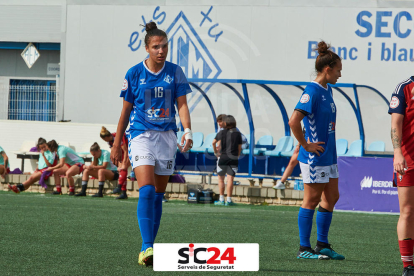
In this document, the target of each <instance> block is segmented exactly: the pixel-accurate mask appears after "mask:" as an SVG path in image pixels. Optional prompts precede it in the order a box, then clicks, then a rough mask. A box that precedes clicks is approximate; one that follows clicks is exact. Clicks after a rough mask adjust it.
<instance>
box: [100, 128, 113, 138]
mask: <svg viewBox="0 0 414 276" xmlns="http://www.w3.org/2000/svg"><path fill="white" fill-rule="evenodd" d="M99 135H100V136H101V138H104V137H108V136H110V135H112V134H111V133H110V132H109V130H107V129H106V127H104V126H103V127H102V129H101V133H100V134H99Z"/></svg>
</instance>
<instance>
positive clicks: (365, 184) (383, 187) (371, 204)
mask: <svg viewBox="0 0 414 276" xmlns="http://www.w3.org/2000/svg"><path fill="white" fill-rule="evenodd" d="M338 170H339V194H340V197H339V201H338V203H337V204H336V206H335V209H338V210H351V211H367V212H392V213H399V212H400V208H399V205H398V192H397V188H396V187H393V185H392V176H393V171H394V169H393V160H392V158H375V157H338Z"/></svg>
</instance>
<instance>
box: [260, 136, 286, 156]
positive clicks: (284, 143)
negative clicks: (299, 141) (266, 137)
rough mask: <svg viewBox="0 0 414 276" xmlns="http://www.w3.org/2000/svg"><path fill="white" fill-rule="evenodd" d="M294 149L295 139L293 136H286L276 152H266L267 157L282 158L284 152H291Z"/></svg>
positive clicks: (280, 141)
mask: <svg viewBox="0 0 414 276" xmlns="http://www.w3.org/2000/svg"><path fill="white" fill-rule="evenodd" d="M292 149H293V138H292V136H284V137H282V138H280V139H279V141H278V142H277V145H276V148H275V149H274V150H267V151H265V152H264V155H266V156H280V154H281V153H282V152H289V151H291V150H292Z"/></svg>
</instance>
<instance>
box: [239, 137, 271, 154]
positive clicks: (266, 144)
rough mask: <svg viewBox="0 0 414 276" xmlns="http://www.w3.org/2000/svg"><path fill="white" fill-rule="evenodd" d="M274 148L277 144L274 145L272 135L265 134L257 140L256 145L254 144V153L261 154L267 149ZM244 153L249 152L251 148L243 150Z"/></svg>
mask: <svg viewBox="0 0 414 276" xmlns="http://www.w3.org/2000/svg"><path fill="white" fill-rule="evenodd" d="M249 138H250V136H249ZM249 140H250V139H249ZM274 148H275V146H274V145H273V137H272V135H264V136H262V137H260V139H259V140H258V141H257V143H256V145H255V146H254V149H253V154H254V155H259V154H262V153H264V152H265V151H266V150H267V149H269V150H273V149H274ZM242 153H243V154H249V153H250V149H244V150H243V151H242Z"/></svg>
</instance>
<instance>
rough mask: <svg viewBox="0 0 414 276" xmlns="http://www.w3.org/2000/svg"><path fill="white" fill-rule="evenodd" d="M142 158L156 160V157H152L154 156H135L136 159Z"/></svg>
mask: <svg viewBox="0 0 414 276" xmlns="http://www.w3.org/2000/svg"><path fill="white" fill-rule="evenodd" d="M140 159H141V160H142V159H146V160H154V157H152V156H149V155H148V156H139V155H136V156H135V161H138V160H140Z"/></svg>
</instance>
